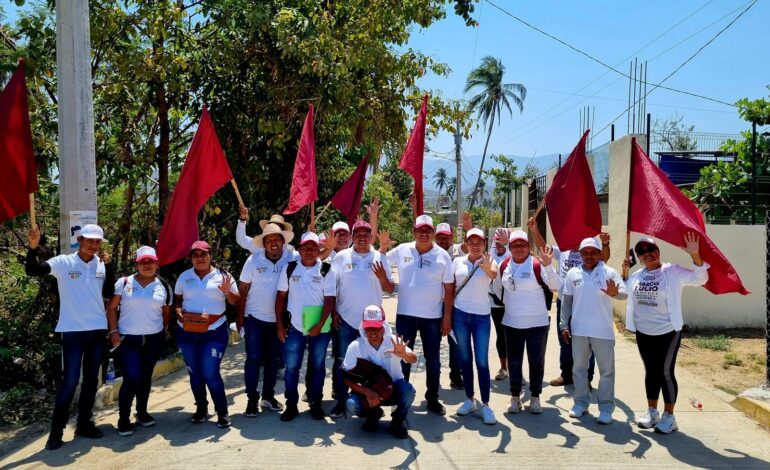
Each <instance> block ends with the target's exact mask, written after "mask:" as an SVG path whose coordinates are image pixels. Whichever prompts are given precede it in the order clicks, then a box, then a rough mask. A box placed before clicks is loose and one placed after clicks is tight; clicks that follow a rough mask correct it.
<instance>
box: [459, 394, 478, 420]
mask: <svg viewBox="0 0 770 470" xmlns="http://www.w3.org/2000/svg"><path fill="white" fill-rule="evenodd" d="M477 409H478V407H477V406H476V400H474V399H473V398H466V399H465V401H464V402H463V404H462V405H460V408H457V414H458V415H460V416H465V415H467V414H470V413H473V412H474V411H476V410H477Z"/></svg>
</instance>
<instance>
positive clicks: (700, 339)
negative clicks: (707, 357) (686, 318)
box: [693, 335, 730, 351]
mask: <svg viewBox="0 0 770 470" xmlns="http://www.w3.org/2000/svg"><path fill="white" fill-rule="evenodd" d="M693 340H694V341H695V345H696V346H698V347H699V348H703V349H711V350H713V351H729V350H730V340H729V339H727V336H725V335H716V336H696V337H695V338H693Z"/></svg>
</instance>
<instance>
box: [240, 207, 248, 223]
mask: <svg viewBox="0 0 770 470" xmlns="http://www.w3.org/2000/svg"><path fill="white" fill-rule="evenodd" d="M238 216H239V217H240V219H241V220H249V208H248V207H246V206H240V207H238Z"/></svg>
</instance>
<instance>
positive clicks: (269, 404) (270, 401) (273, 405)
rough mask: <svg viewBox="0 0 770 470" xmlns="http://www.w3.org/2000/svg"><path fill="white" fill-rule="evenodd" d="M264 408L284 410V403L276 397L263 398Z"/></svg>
mask: <svg viewBox="0 0 770 470" xmlns="http://www.w3.org/2000/svg"><path fill="white" fill-rule="evenodd" d="M260 405H261V406H262V408H263V409H264V408H267V409H269V410H273V411H283V405H282V404H281V402H280V401H278V400H276V399H275V397H272V398H263V399H262V403H260Z"/></svg>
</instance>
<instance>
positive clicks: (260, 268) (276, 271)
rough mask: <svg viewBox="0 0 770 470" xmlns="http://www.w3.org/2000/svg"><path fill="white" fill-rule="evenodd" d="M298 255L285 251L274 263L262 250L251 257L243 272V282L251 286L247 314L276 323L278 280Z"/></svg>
mask: <svg viewBox="0 0 770 470" xmlns="http://www.w3.org/2000/svg"><path fill="white" fill-rule="evenodd" d="M295 257H296V254H291V253H289V252H287V251H284V252H283V253H282V254H281V257H280V258H279V259H278V261H276V262H275V263H273V262H272V261H270V260H269V259H268V258H267V256H265V251H264V250H262V251H260V252H258V253H254V254H253V255H251V256H249V257H248V259H247V260H246V263H244V265H243V269H242V270H241V278H240V281H241V282H245V283H248V284H250V285H251V286H250V287H249V293H248V294H247V295H246V306H245V314H246V315H250V316H252V317H254V318H256V319H258V320H262V321H266V322H270V323H275V294H276V292H277V290H278V279H279V277H280V275H281V271H282V270H283V267H284V266H286V264H287V263H288V262H289V261H292V260H293V259H294V258H295Z"/></svg>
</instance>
